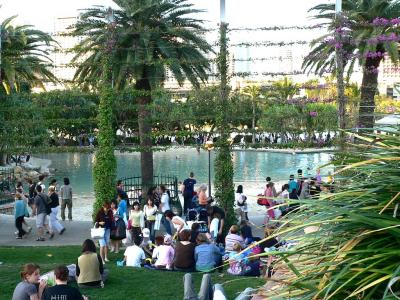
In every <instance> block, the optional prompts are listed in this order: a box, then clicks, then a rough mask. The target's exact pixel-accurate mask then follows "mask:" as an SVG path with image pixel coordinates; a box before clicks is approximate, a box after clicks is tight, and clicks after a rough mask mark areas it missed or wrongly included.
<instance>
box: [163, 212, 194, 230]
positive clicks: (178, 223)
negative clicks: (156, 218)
mask: <svg viewBox="0 0 400 300" xmlns="http://www.w3.org/2000/svg"><path fill="white" fill-rule="evenodd" d="M164 216H165V218H166V219H167V220H168V221H170V222H171V223H172V225H173V226H174V228H175V230H176V232H177V233H179V232H181V231H182V230H183V229H189V228H188V226H187V224H186V222H185V220H184V219H182V218H181V217H179V216H175V215H174V213H173V212H172V211H170V210H167V211H166V212H165V213H164Z"/></svg>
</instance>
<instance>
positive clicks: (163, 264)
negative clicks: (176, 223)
mask: <svg viewBox="0 0 400 300" xmlns="http://www.w3.org/2000/svg"><path fill="white" fill-rule="evenodd" d="M171 244H172V237H171V236H170V235H169V234H167V235H165V236H164V244H163V245H160V246H158V247H156V248H155V249H154V251H153V258H154V259H156V262H155V263H154V266H155V267H156V268H157V269H172V263H173V260H174V255H175V250H174V248H173V247H172V246H171Z"/></svg>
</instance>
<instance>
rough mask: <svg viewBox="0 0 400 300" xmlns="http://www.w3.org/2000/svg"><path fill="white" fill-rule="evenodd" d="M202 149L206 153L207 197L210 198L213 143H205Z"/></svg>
mask: <svg viewBox="0 0 400 300" xmlns="http://www.w3.org/2000/svg"><path fill="white" fill-rule="evenodd" d="M204 147H205V148H206V149H207V151H208V197H211V150H213V149H214V143H213V141H207V142H206V144H205V145H204Z"/></svg>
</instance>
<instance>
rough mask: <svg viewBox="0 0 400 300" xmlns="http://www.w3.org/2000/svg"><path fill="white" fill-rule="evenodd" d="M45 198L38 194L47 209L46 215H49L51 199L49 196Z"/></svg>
mask: <svg viewBox="0 0 400 300" xmlns="http://www.w3.org/2000/svg"><path fill="white" fill-rule="evenodd" d="M45 196H46V197H44V198H43V197H42V195H41V194H38V197H40V199H42V201H43V203H44V206H45V207H46V215H49V214H51V207H50V204H51V199H50V197H49V196H47V195H45Z"/></svg>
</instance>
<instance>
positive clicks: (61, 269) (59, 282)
mask: <svg viewBox="0 0 400 300" xmlns="http://www.w3.org/2000/svg"><path fill="white" fill-rule="evenodd" d="M68 274H69V271H68V268H67V267H66V266H64V265H60V266H57V267H56V268H55V269H54V276H55V280H56V285H55V286H52V287H50V288H47V289H45V290H44V293H43V295H42V300H53V299H62V300H88V298H87V297H86V296H82V294H81V292H80V291H79V290H78V289H77V288H74V287H71V286H68V285H67V282H68Z"/></svg>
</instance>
